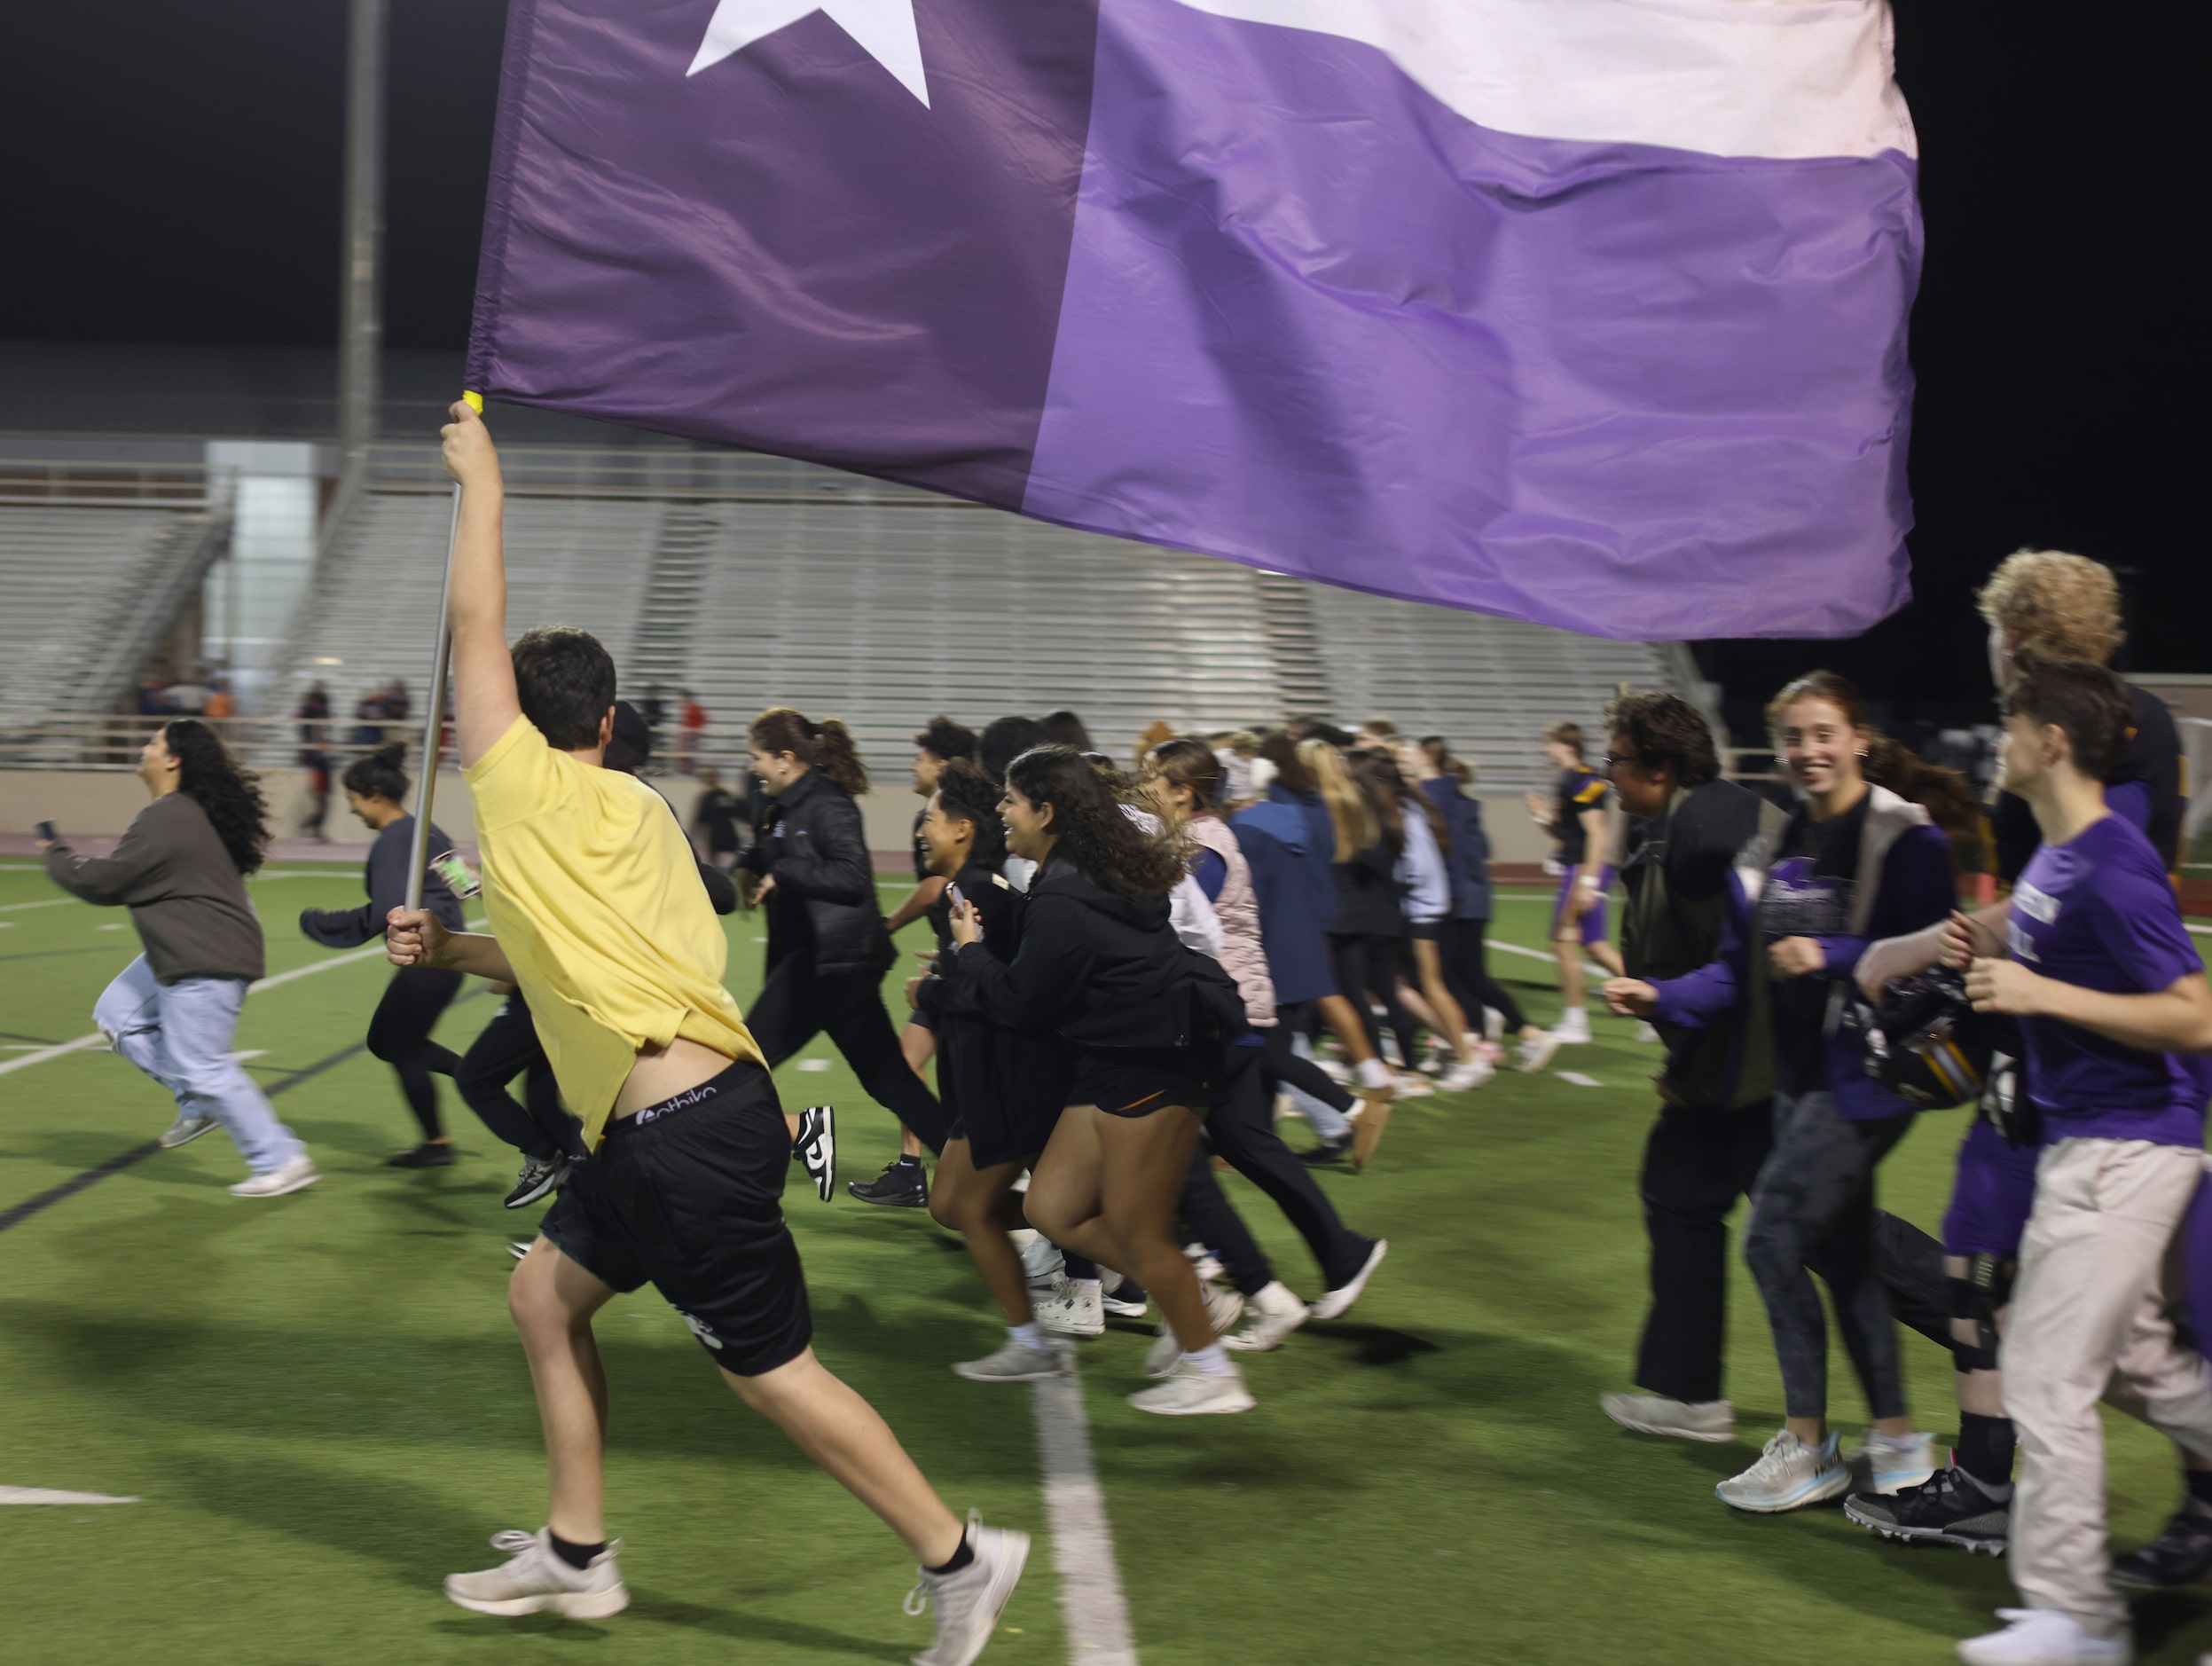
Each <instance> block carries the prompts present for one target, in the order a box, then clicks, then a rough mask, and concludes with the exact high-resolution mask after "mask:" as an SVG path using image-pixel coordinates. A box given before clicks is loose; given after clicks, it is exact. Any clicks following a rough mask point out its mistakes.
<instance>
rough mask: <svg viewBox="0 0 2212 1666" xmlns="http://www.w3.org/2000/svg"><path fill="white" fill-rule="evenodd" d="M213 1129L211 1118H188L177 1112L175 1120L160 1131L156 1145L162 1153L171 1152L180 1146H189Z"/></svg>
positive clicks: (213, 1123)
mask: <svg viewBox="0 0 2212 1666" xmlns="http://www.w3.org/2000/svg"><path fill="white" fill-rule="evenodd" d="M213 1127H215V1119H214V1118H213V1117H196V1116H188V1115H187V1114H185V1113H184V1112H182V1111H179V1112H177V1113H176V1121H174V1122H172V1123H170V1124H169V1127H168V1128H165V1129H163V1130H162V1133H161V1139H160V1141H159V1142H158V1143H159V1144H160V1145H161V1149H162V1150H163V1151H175V1150H176V1148H177V1147H178V1146H180V1145H190V1144H191V1143H192V1142H193V1141H194V1140H196V1139H198V1138H199V1137H200V1136H201V1135H203V1134H205V1133H206V1132H207V1131H208V1129H209V1128H213Z"/></svg>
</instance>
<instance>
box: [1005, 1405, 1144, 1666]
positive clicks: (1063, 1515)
mask: <svg viewBox="0 0 2212 1666" xmlns="http://www.w3.org/2000/svg"><path fill="white" fill-rule="evenodd" d="M1030 1405H1031V1408H1032V1409H1033V1410H1034V1411H1035V1412H1036V1415H1037V1455H1038V1458H1039V1462H1040V1463H1041V1464H1042V1466H1043V1467H1044V1472H1045V1516H1046V1519H1047V1521H1050V1523H1051V1524H1052V1564H1053V1567H1054V1568H1055V1570H1056V1571H1057V1572H1058V1573H1059V1576H1060V1621H1061V1624H1062V1625H1063V1626H1064V1627H1065V1628H1066V1631H1067V1633H1068V1659H1069V1660H1070V1662H1080V1663H1081V1666H1137V1646H1136V1640H1135V1638H1133V1636H1132V1634H1131V1632H1130V1630H1129V1605H1128V1603H1127V1602H1126V1601H1125V1600H1124V1599H1123V1598H1122V1594H1121V1568H1120V1567H1119V1566H1118V1564H1117V1563H1116V1562H1115V1560H1114V1530H1113V1528H1112V1527H1111V1526H1110V1524H1109V1523H1108V1522H1107V1520H1106V1496H1105V1494H1104V1493H1103V1492H1102V1490H1101V1489H1100V1488H1099V1484H1098V1471H1097V1468H1096V1467H1095V1466H1094V1465H1093V1463H1092V1462H1091V1425H1090V1419H1089V1418H1086V1417H1085V1416H1084V1414H1083V1384H1082V1382H1081V1380H1080V1379H1078V1378H1075V1377H1049V1378H1047V1379H1045V1380H1043V1381H1042V1382H1039V1384H1038V1385H1037V1392H1036V1395H1034V1396H1033V1397H1032V1398H1031V1401H1030Z"/></svg>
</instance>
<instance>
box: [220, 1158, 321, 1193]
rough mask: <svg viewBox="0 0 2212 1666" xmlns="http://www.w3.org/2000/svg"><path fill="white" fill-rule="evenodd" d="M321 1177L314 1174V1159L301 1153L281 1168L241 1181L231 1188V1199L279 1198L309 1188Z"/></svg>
mask: <svg viewBox="0 0 2212 1666" xmlns="http://www.w3.org/2000/svg"><path fill="white" fill-rule="evenodd" d="M321 1178H322V1175H318V1174H317V1173H316V1172H315V1163H314V1159H311V1158H310V1157H309V1156H308V1155H307V1153H306V1152H304V1151H302V1152H301V1153H300V1155H298V1156H297V1157H295V1158H294V1159H292V1160H291V1161H290V1162H288V1163H286V1165H285V1166H284V1167H281V1168H272V1169H271V1170H270V1171H269V1172H268V1173H267V1174H265V1175H254V1176H253V1177H252V1178H251V1179H248V1180H241V1181H239V1183H238V1184H237V1185H235V1186H233V1187H231V1196H232V1197H233V1198H281V1197H283V1196H284V1195H285V1193H286V1192H287V1191H300V1190H301V1189H302V1188H303V1187H307V1186H311V1185H313V1184H314V1183H316V1182H317V1181H318V1180H320V1179H321Z"/></svg>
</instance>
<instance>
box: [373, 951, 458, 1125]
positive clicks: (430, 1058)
mask: <svg viewBox="0 0 2212 1666" xmlns="http://www.w3.org/2000/svg"><path fill="white" fill-rule="evenodd" d="M460 987H461V974H460V973H459V972H457V971H439V970H438V969H437V968H435V967H430V966H405V967H402V968H401V969H400V970H399V971H396V972H394V973H393V974H392V980H391V982H389V983H388V984H386V985H385V986H384V998H383V999H382V1000H381V1001H380V1002H377V1003H376V1013H375V1016H373V1018H370V1019H369V1038H368V1047H369V1051H370V1052H371V1053H373V1054H374V1055H375V1056H376V1057H379V1058H380V1059H382V1060H383V1061H384V1062H385V1063H386V1064H388V1065H390V1066H391V1067H392V1068H393V1070H395V1071H396V1072H397V1073H398V1074H399V1090H400V1091H401V1092H402V1093H404V1094H405V1095H406V1096H407V1108H408V1109H409V1110H410V1111H412V1112H414V1113H415V1120H416V1121H417V1122H420V1124H421V1125H422V1137H423V1138H424V1139H426V1140H435V1139H440V1138H443V1136H444V1133H445V1130H444V1128H443V1127H442V1126H441V1125H440V1123H439V1121H438V1090H437V1088H436V1087H435V1084H433V1083H432V1081H430V1078H431V1076H432V1075H433V1074H434V1073H435V1074H436V1075H440V1076H451V1074H452V1073H454V1071H455V1069H456V1068H458V1067H459V1064H460V1062H461V1061H460V1055H459V1054H458V1053H456V1052H455V1051H454V1050H453V1049H451V1048H450V1047H441V1046H439V1045H438V1043H437V1042H435V1041H432V1040H431V1039H430V1032H431V1031H432V1030H433V1029H435V1027H436V1026H437V1022H438V1018H439V1017H440V1016H441V1015H442V1014H443V1012H444V1011H445V1010H446V1008H448V1007H450V1006H451V1005H452V1004H453V997H454V996H455V995H457V994H459V993H460Z"/></svg>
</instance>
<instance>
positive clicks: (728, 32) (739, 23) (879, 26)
mask: <svg viewBox="0 0 2212 1666" xmlns="http://www.w3.org/2000/svg"><path fill="white" fill-rule="evenodd" d="M815 12H827V13H828V15H829V20H830V21H831V22H832V23H835V25H836V26H837V27H838V28H841V29H843V31H844V32H845V33H846V34H847V35H851V36H852V38H853V40H854V42H855V43H857V44H858V45H859V48H860V50H861V51H864V52H866V53H867V55H868V56H869V57H870V58H873V59H875V61H876V62H877V63H879V64H881V65H882V66H883V67H884V68H886V69H888V70H890V72H891V74H892V75H893V76H895V77H896V78H897V79H898V84H899V85H900V86H902V87H904V88H905V89H906V90H907V91H908V92H911V93H912V94H914V97H915V98H919V99H921V100H922V104H923V105H924V106H927V105H928V104H929V102H930V83H929V82H928V80H927V79H926V78H925V77H924V76H923V75H922V37H921V35H920V34H919V33H918V32H917V31H916V29H915V27H914V0H720V3H719V4H718V5H717V6H716V7H715V9H714V19H713V20H712V21H711V22H710V23H709V24H708V25H707V37H706V39H704V40H703V41H702V42H700V43H699V56H698V57H696V58H694V59H692V60H691V67H690V68H689V69H687V70H686V71H685V72H684V73H685V74H686V75H697V74H698V73H699V72H700V71H701V70H702V69H705V68H708V67H710V66H712V65H715V64H718V63H720V62H721V61H722V60H723V59H726V58H727V57H728V56H729V55H730V54H731V53H732V52H741V51H744V50H745V49H746V48H747V47H748V46H750V45H751V44H752V43H754V42H755V41H757V40H761V39H764V38H765V37H766V36H768V35H773V34H774V33H775V32H776V31H777V30H778V29H786V28H790V27H791V25H793V24H794V23H796V22H797V21H798V20H800V19H801V18H806V17H812V16H813V15H814V13H815Z"/></svg>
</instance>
